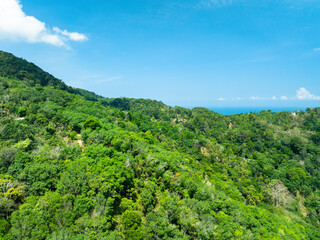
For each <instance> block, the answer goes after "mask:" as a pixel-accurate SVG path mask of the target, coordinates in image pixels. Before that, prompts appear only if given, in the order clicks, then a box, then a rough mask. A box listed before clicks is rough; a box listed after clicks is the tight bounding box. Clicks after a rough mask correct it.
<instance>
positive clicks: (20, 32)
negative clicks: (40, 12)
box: [0, 0, 87, 46]
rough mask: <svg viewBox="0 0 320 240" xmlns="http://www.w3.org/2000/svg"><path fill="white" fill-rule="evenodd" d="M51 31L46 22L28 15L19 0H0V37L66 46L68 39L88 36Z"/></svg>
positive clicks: (76, 39) (79, 39)
mask: <svg viewBox="0 0 320 240" xmlns="http://www.w3.org/2000/svg"><path fill="white" fill-rule="evenodd" d="M56 30H58V28H56V27H55V28H54V31H55V33H53V32H52V31H50V30H49V29H48V28H47V27H46V25H45V23H44V22H41V21H39V20H38V19H36V18H35V17H33V16H27V15H26V14H25V13H24V12H23V10H22V5H21V4H20V1H19V0H0V39H10V40H17V41H26V42H29V43H37V42H43V43H48V44H52V45H55V46H66V41H67V40H72V41H84V40H86V39H87V37H86V36H85V35H83V34H80V33H76V32H73V33H69V32H68V31H66V30H64V31H61V30H60V29H59V30H60V32H59V31H56Z"/></svg>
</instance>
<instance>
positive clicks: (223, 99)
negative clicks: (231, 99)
mask: <svg viewBox="0 0 320 240" xmlns="http://www.w3.org/2000/svg"><path fill="white" fill-rule="evenodd" d="M218 100H219V101H225V100H226V99H225V98H218Z"/></svg>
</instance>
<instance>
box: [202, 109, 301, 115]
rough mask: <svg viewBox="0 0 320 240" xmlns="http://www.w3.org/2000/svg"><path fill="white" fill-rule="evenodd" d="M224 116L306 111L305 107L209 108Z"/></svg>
mask: <svg viewBox="0 0 320 240" xmlns="http://www.w3.org/2000/svg"><path fill="white" fill-rule="evenodd" d="M208 109H210V110H213V111H215V112H217V113H220V114H223V115H231V114H240V113H251V112H252V113H259V112H260V111H262V110H271V111H272V112H282V111H290V112H293V111H299V110H303V111H305V110H306V108H303V107H212V108H208Z"/></svg>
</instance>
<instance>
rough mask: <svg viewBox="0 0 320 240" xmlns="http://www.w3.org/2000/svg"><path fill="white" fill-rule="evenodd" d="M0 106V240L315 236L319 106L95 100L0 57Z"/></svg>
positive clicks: (319, 199)
mask: <svg viewBox="0 0 320 240" xmlns="http://www.w3.org/2000/svg"><path fill="white" fill-rule="evenodd" d="M0 106H1V109H0V187H1V188H0V189H1V191H0V238H2V239H320V228H319V219H320V215H319V214H320V191H319V188H320V176H319V169H320V155H319V153H320V146H319V144H320V133H319V130H320V122H319V117H320V108H316V109H307V111H306V112H295V113H294V114H293V113H291V112H279V113H272V112H271V111H262V112H260V113H259V114H258V113H250V114H239V115H230V116H223V115H220V114H218V113H215V112H213V111H210V110H208V109H206V108H194V109H186V108H181V107H169V106H166V105H165V104H163V103H162V102H159V101H153V100H144V99H129V98H116V99H111V98H104V97H101V96H98V95H96V94H94V93H91V92H88V91H86V90H81V89H74V88H72V87H69V86H66V85H65V84H64V83H63V82H62V81H60V80H58V79H56V78H54V77H53V76H52V75H50V74H48V73H46V72H44V71H42V70H41V69H40V68H38V67H36V66H35V65H34V64H32V63H29V62H27V61H25V60H23V59H19V58H16V57H15V56H13V55H11V54H9V53H5V52H0ZM230 120H231V121H232V124H230Z"/></svg>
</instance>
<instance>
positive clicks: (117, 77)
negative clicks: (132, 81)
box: [95, 75, 123, 83]
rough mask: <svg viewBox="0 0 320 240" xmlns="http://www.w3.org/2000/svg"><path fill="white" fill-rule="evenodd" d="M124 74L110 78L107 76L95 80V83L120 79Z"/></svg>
mask: <svg viewBox="0 0 320 240" xmlns="http://www.w3.org/2000/svg"><path fill="white" fill-rule="evenodd" d="M122 78H123V76H120V75H119V76H114V77H109V78H105V79H102V80H98V81H95V83H105V82H111V81H115V80H120V79H122Z"/></svg>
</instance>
